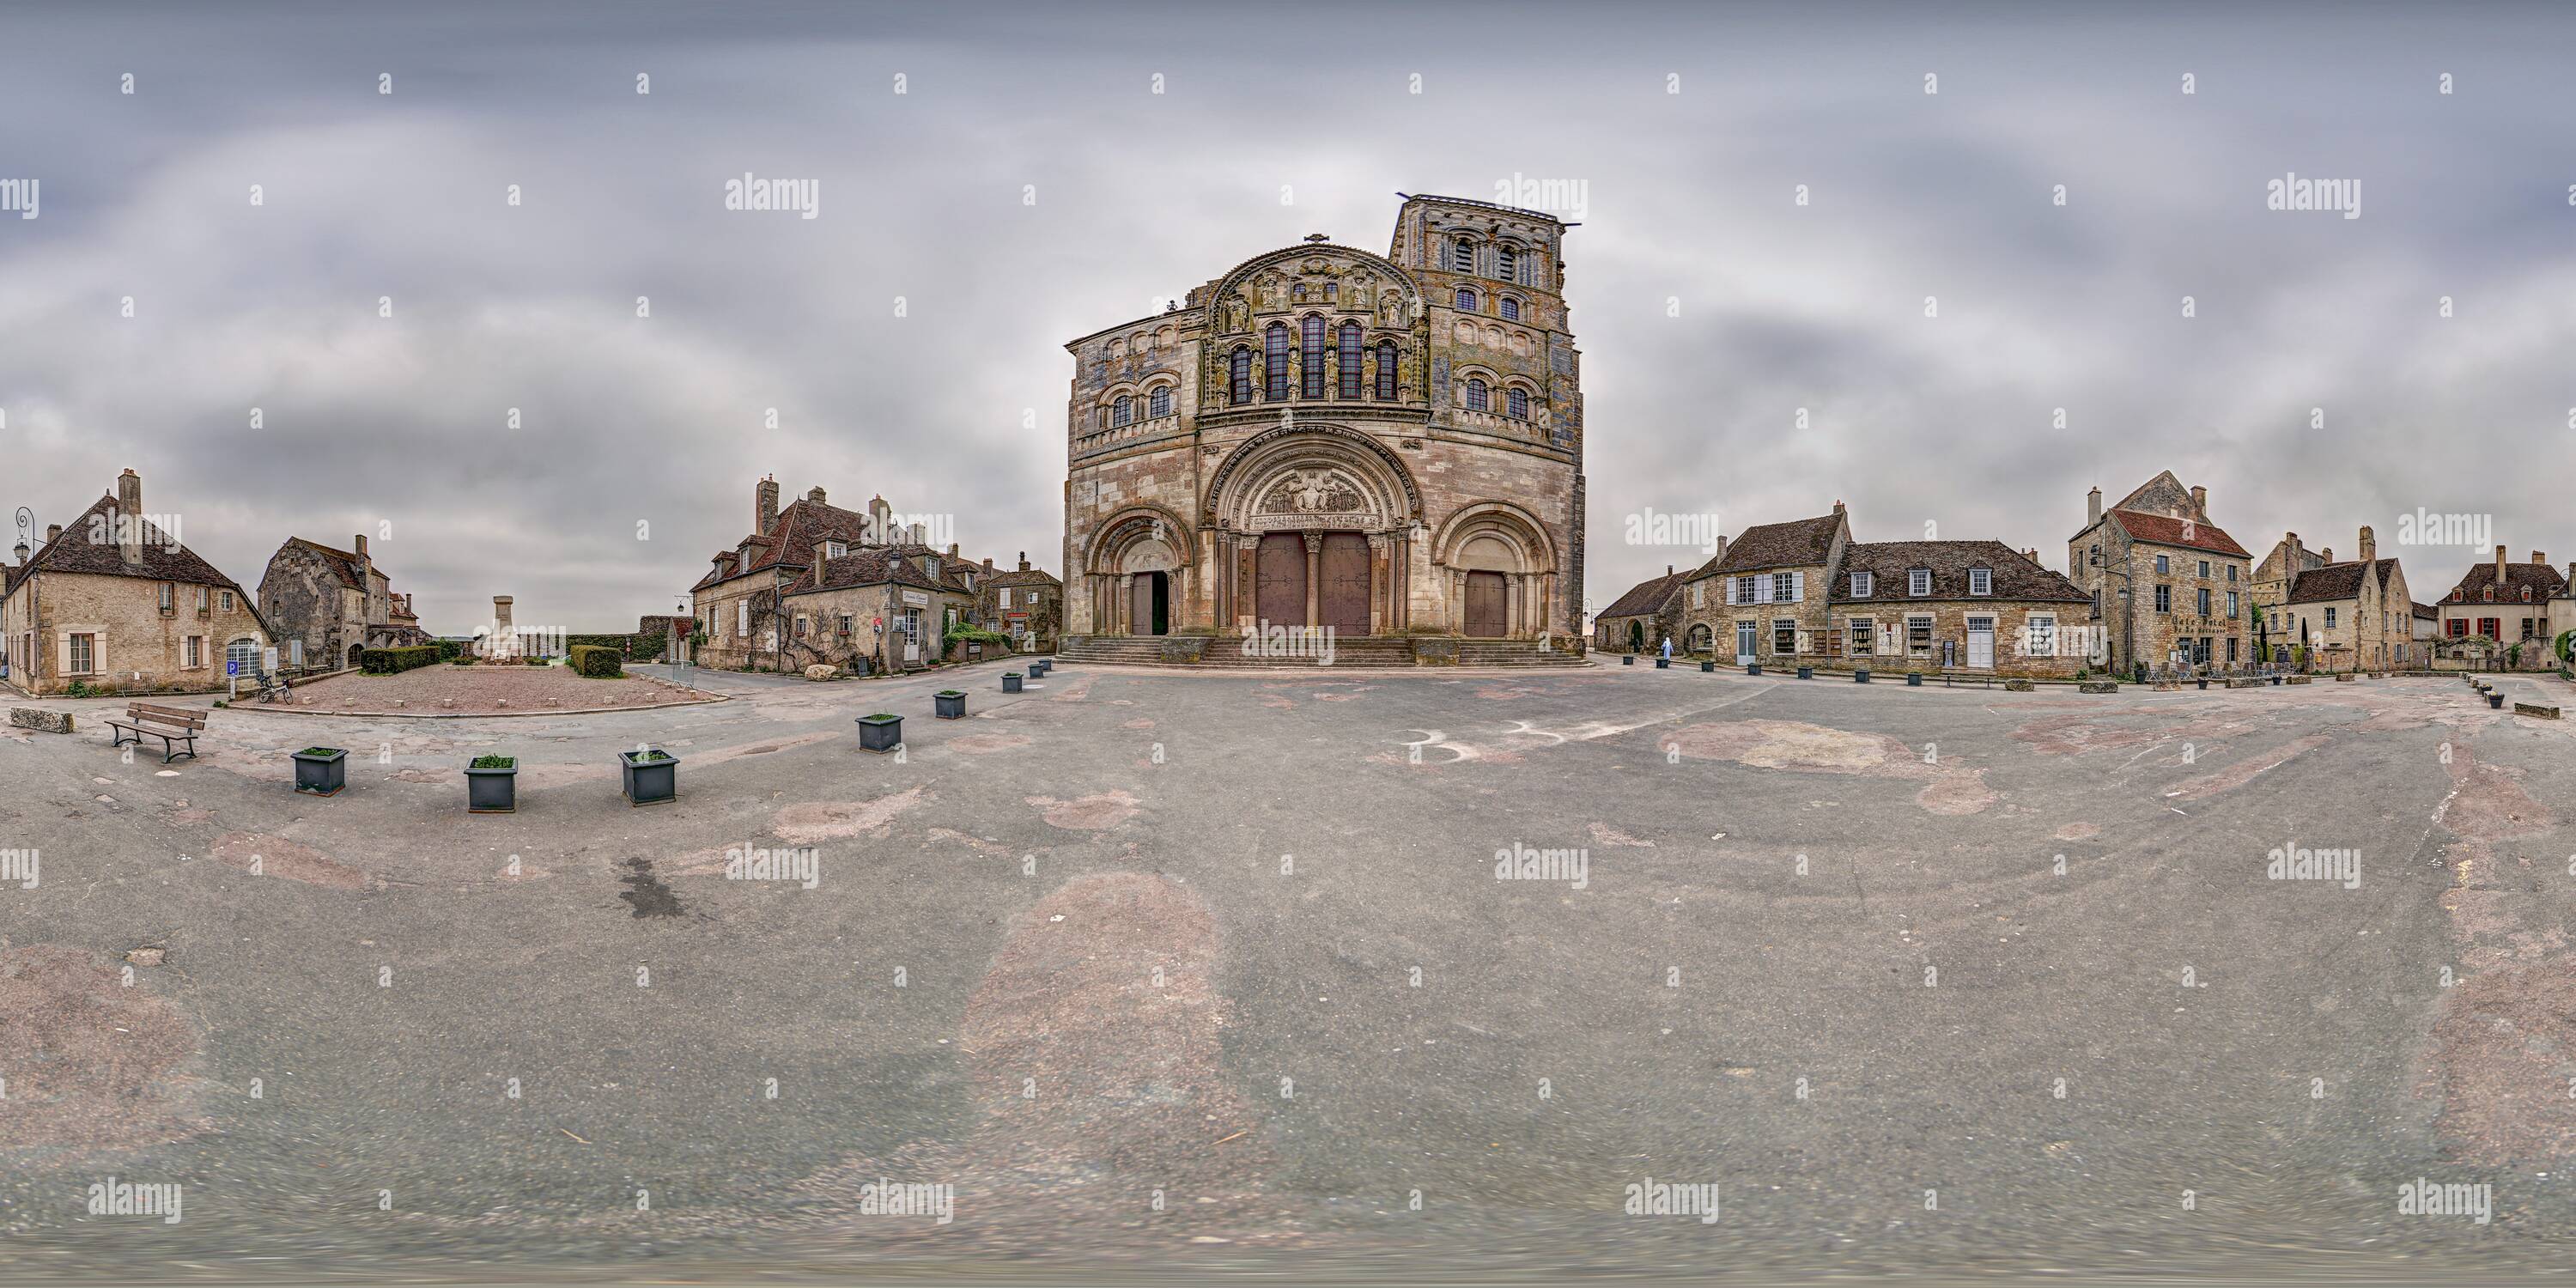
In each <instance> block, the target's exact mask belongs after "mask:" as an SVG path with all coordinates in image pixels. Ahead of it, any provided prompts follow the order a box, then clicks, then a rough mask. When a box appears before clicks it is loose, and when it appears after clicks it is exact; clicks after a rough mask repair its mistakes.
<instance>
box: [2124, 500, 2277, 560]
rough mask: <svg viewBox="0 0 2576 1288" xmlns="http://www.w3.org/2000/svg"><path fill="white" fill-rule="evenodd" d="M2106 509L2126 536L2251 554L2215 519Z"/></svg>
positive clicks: (2246, 556)
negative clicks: (2190, 519)
mask: <svg viewBox="0 0 2576 1288" xmlns="http://www.w3.org/2000/svg"><path fill="white" fill-rule="evenodd" d="M2105 513H2106V515H2107V516H2108V517H2109V518H2111V519H2112V520H2114V521H2116V522H2117V523H2118V524H2119V525H2120V527H2121V529H2122V530H2123V531H2125V532H2127V533H2128V534H2129V539H2130V540H2132V541H2148V542H2153V543H2155V544H2157V545H2160V546H2183V547H2187V548H2189V549H2192V550H2206V551H2209V552H2210V553H2212V554H2221V555H2234V556H2236V557H2237V558H2239V559H2251V558H2253V557H2254V556H2253V555H2252V554H2250V553H2248V552H2247V551H2246V549H2245V547H2243V546H2240V545H2238V544H2236V538H2234V537H2231V536H2229V535H2227V530H2226V529H2224V528H2221V527H2219V526H2218V525H2217V524H2214V523H2198V522H2189V523H2187V522H2186V521H2184V520H2181V519H2176V518H2172V517H2170V516H2167V515H2162V514H2149V513H2147V512H2146V511H2144V510H2110V511H2106V512H2105Z"/></svg>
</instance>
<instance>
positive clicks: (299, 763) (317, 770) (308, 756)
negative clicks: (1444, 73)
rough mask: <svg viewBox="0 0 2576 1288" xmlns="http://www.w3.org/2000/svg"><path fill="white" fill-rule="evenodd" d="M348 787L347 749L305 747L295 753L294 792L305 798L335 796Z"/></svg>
mask: <svg viewBox="0 0 2576 1288" xmlns="http://www.w3.org/2000/svg"><path fill="white" fill-rule="evenodd" d="M348 785H349V751H348V749H347V748H345V747H307V748H305V749H304V750H302V751H299V752H296V753H295V790H297V791H299V792H302V793H304V794H305V795H307V796H337V795H339V794H340V789H341V788H343V787H346V786H348Z"/></svg>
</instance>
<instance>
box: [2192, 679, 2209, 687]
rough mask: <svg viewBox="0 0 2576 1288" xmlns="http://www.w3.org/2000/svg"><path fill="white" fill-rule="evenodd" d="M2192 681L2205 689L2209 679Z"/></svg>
mask: <svg viewBox="0 0 2576 1288" xmlns="http://www.w3.org/2000/svg"><path fill="white" fill-rule="evenodd" d="M2193 683H2195V684H2197V685H2199V686H2200V687H2202V688H2204V689H2206V688H2208V687H2209V681H2207V680H2195V681H2193Z"/></svg>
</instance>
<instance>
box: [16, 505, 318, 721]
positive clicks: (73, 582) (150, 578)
mask: <svg viewBox="0 0 2576 1288" xmlns="http://www.w3.org/2000/svg"><path fill="white" fill-rule="evenodd" d="M177 526H179V525H178V524H177V523H176V522H175V520H172V519H169V518H168V517H167V516H154V515H147V514H146V513H145V511H144V509H143V480H142V478H141V477H140V476H138V475H136V474H135V472H134V471H132V470H127V471H125V472H124V473H123V474H121V475H119V476H118V477H117V480H116V490H115V491H114V492H112V493H109V494H108V495H105V496H102V497H100V498H99V499H98V501H97V502H96V503H94V504H92V505H91V506H90V507H89V508H88V509H87V510H85V511H83V512H82V513H81V515H80V517H78V518H76V519H74V520H73V521H72V522H71V524H70V525H69V526H68V527H66V526H64V525H61V524H56V525H53V526H51V527H48V528H47V529H46V530H45V544H44V545H43V547H42V548H40V549H37V550H34V551H29V550H28V549H27V546H26V543H24V542H20V543H19V545H18V547H17V549H16V551H15V553H16V554H17V556H18V562H17V564H16V565H15V566H13V567H10V568H9V569H8V570H7V573H8V575H7V577H6V579H5V580H6V589H5V591H0V653H4V654H5V665H6V667H7V670H8V679H9V682H10V683H12V684H14V685H15V686H17V687H18V688H19V689H21V690H23V691H25V692H27V693H30V694H37V695H45V694H61V693H68V692H72V691H73V690H74V686H76V685H77V686H81V688H82V689H84V690H96V691H102V692H125V693H155V692H180V693H206V692H213V691H216V690H221V689H223V688H225V687H226V675H225V672H226V669H227V666H226V664H227V663H231V664H233V665H234V666H236V667H237V668H238V670H239V672H240V674H241V675H243V676H245V677H247V676H249V675H250V674H251V673H252V672H253V671H254V670H256V669H258V667H259V666H260V664H261V663H262V662H263V661H264V653H263V650H265V649H266V648H267V647H268V645H269V641H270V639H271V638H272V637H271V635H270V633H269V630H268V626H267V624H266V623H265V622H263V621H262V620H261V619H260V615H259V610H258V607H257V606H256V605H254V604H253V603H252V602H251V597H250V596H249V595H248V594H245V593H243V591H242V588H241V587H240V586H239V585H238V584H236V583H235V582H234V581H233V579H232V578H230V577H227V576H225V575H223V574H222V573H221V572H218V571H216V570H215V567H214V565H212V564H209V563H207V562H206V561H205V560H203V559H201V558H198V557H197V555H196V553H195V552H194V551H191V550H189V549H188V548H187V547H186V546H185V545H184V544H182V543H181V542H179V541H178V540H177V539H176V537H175V536H174V535H173V534H172V533H171V531H170V530H169V529H170V528H172V527H177Z"/></svg>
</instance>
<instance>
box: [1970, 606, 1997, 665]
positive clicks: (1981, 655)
mask: <svg viewBox="0 0 2576 1288" xmlns="http://www.w3.org/2000/svg"><path fill="white" fill-rule="evenodd" d="M1968 669H1969V670H1971V671H1991V670H1993V669H1995V619H1993V618H1991V617H1971V618H1969V619H1968Z"/></svg>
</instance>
